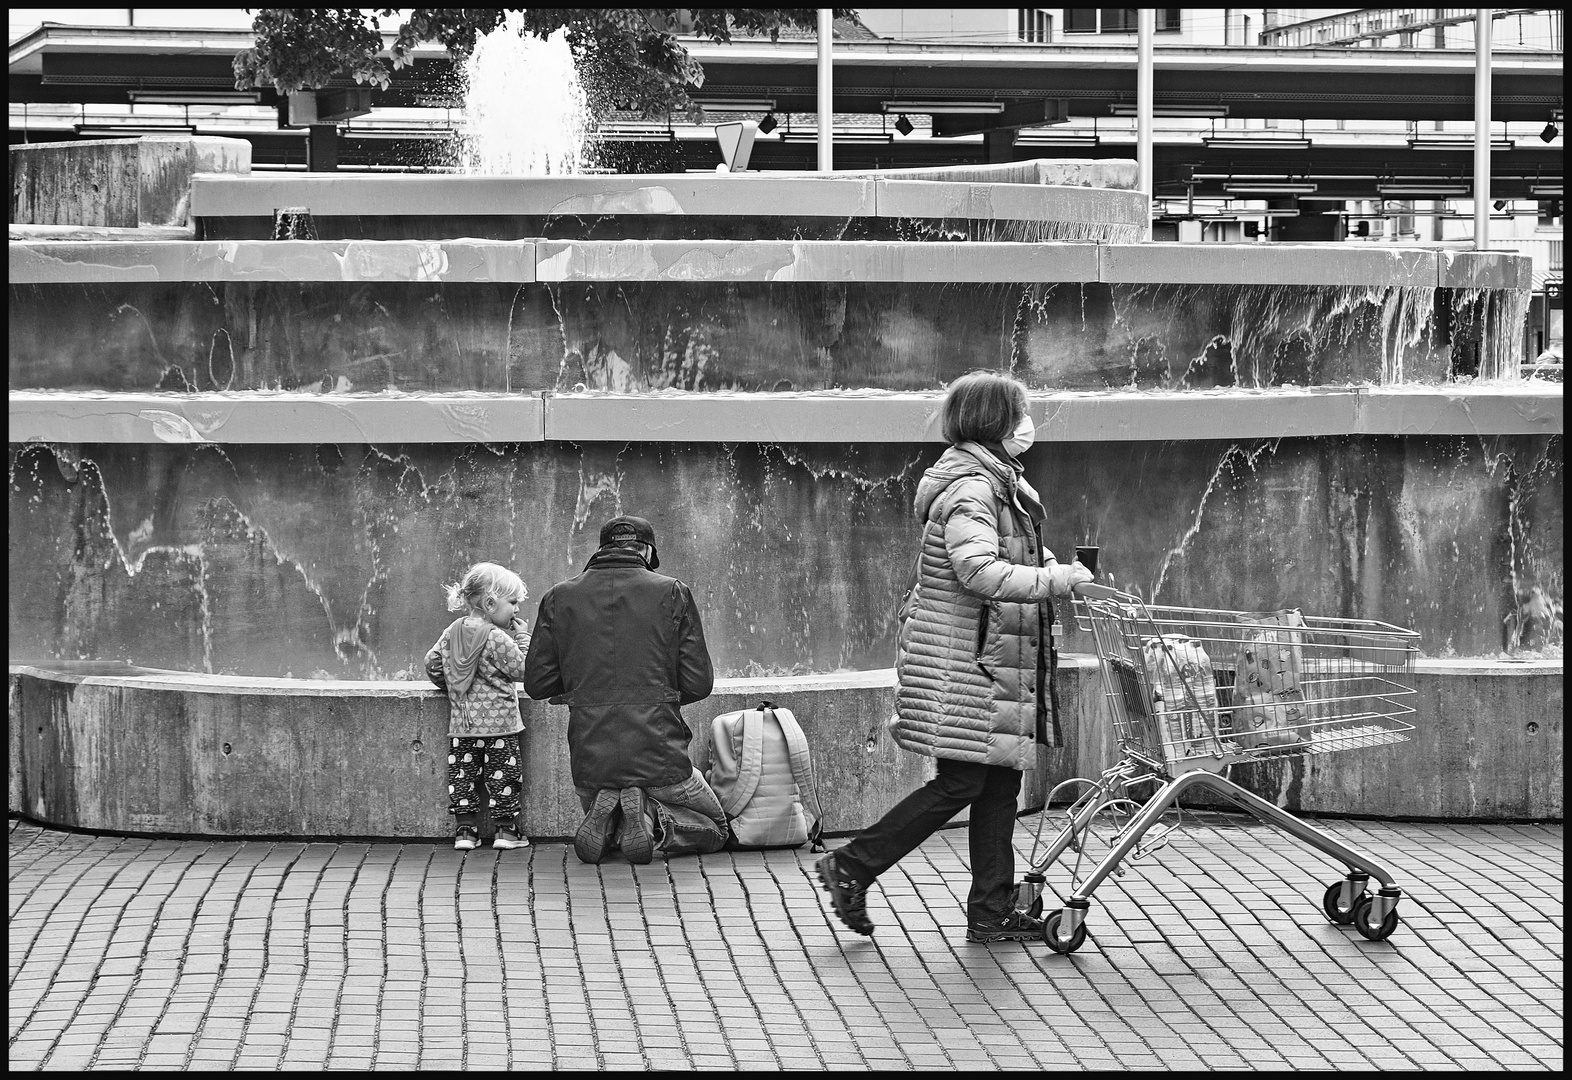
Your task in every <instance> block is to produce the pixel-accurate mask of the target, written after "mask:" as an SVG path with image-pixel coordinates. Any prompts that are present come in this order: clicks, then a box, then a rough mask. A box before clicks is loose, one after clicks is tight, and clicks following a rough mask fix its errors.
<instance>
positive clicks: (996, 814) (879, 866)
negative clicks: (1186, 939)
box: [817, 371, 1092, 941]
mask: <svg viewBox="0 0 1572 1080" xmlns="http://www.w3.org/2000/svg"><path fill="white" fill-rule="evenodd" d="M943 421H944V437H945V439H946V440H947V441H948V442H949V443H950V448H949V449H948V450H946V451H945V452H944V454H943V455H942V456H941V457H940V458H939V460H938V462H937V463H936V464H935V465H934V466H933V467H932V468H930V469H929V470H928V471H927V472H926V473H924V474H923V478H922V480H921V481H920V482H919V483H918V485H917V503H916V512H917V517H918V518H919V519H920V520H921V521H922V523H923V528H922V551H921V557H920V559H919V565H918V575H917V584H916V589H915V592H914V594H913V595H911V596H909V597H908V598H907V602H906V604H904V605H903V611H902V623H901V627H900V634H899V649H898V656H897V659H896V669H895V670H896V679H897V684H898V686H897V691H896V716H895V717H894V718H892V720H891V721H890V725H891V728H890V730H891V731H892V733H893V734H894V736H895V741H896V742H897V743H898V744H899V745H900V746H901V747H902V748H903V749H906V750H909V751H911V752H912V753H914V754H925V755H927V756H929V757H933V758H936V759H937V763H936V768H937V774H936V775H935V776H934V778H933V779H932V780H930V781H928V782H927V783H926V784H924V785H923V786H922V787H920V788H918V789H917V790H916V791H914V792H913V793H912V794H910V795H908V796H907V797H906V798H905V799H904V800H902V801H901V802H900V803H899V804H898V805H897V806H895V808H894V809H892V810H891V811H890V812H889V813H887V814H885V815H884V817H883V818H881V819H880V820H879V821H878V822H876V823H875V824H873V825H870V826H869V827H868V828H866V829H864V830H863V831H862V832H861V833H860V834H858V835H857V836H856V837H855V838H854V839H853V840H852V841H851V842H850V843H848V844H846V845H845V846H844V847H841V848H838V849H837V850H835V851H833V852H831V853H830V854H828V855H826V856H824V857H823V858H822V859H820V860H819V862H818V864H817V871H818V875H819V879H820V880H821V881H822V882H823V883H824V888H825V890H826V891H827V892H828V893H829V894H830V903H831V906H833V907H834V909H835V914H836V915H837V916H839V917H840V920H841V922H843V923H845V924H846V925H847V926H848V927H850V928H851V929H852V930H855V931H856V932H857V933H859V934H871V933H873V922H872V920H870V919H869V918H868V912H867V895H868V888H869V886H870V885H872V884H873V882H874V880H875V879H876V878H878V876H879V875H880V874H882V873H883V872H884V871H885V870H888V869H889V868H890V867H891V866H893V865H895V863H896V862H897V861H898V860H899V859H900V858H901V857H902V856H903V855H905V854H906V853H907V852H908V851H911V850H912V849H913V848H915V847H916V846H917V845H918V844H920V843H922V842H923V841H924V840H926V839H927V838H928V837H929V836H931V835H932V834H933V832H934V831H935V830H937V829H938V828H939V827H940V826H941V825H943V824H944V823H945V822H947V821H949V820H950V818H952V817H954V816H955V814H956V813H958V812H959V811H961V810H963V809H965V808H967V807H970V808H971V821H970V826H969V835H968V840H969V842H970V848H971V864H972V887H971V892H970V893H969V895H968V896H967V899H966V915H967V920H966V921H967V927H966V939H967V940H968V941H1025V940H1031V939H1039V940H1040V939H1041V938H1042V922H1041V921H1040V920H1037V919H1034V918H1032V917H1030V916H1029V915H1026V914H1025V913H1023V912H1017V911H1015V910H1014V892H1015V887H1014V886H1015V851H1014V848H1013V847H1012V844H1011V840H1012V834H1013V832H1014V829H1015V810H1016V797H1017V795H1018V794H1019V793H1020V790H1021V773H1022V772H1023V771H1024V770H1026V769H1030V768H1032V767H1033V766H1034V764H1035V762H1036V758H1037V747H1036V744H1037V743H1038V742H1043V743H1047V744H1049V745H1058V744H1059V742H1060V739H1059V725H1058V719H1057V717H1056V716H1054V714H1053V703H1052V699H1053V697H1054V695H1053V688H1052V680H1053V657H1052V650H1051V646H1050V636H1049V627H1050V626H1051V625H1052V623H1053V605H1052V600H1051V599H1050V597H1051V596H1060V597H1062V596H1066V595H1068V593H1069V590H1070V587H1071V586H1072V585H1074V584H1076V583H1077V582H1081V581H1090V580H1091V579H1092V574H1091V572H1090V571H1088V570H1087V569H1086V568H1085V567H1084V566H1082V565H1081V564H1080V563H1078V562H1077V563H1072V564H1070V565H1068V566H1061V565H1060V564H1059V563H1057V562H1056V561H1055V560H1054V557H1053V555H1052V553H1051V552H1049V551H1048V550H1047V549H1046V548H1044V547H1043V543H1042V536H1041V528H1042V522H1043V517H1044V514H1043V506H1042V502H1041V500H1039V499H1038V497H1037V493H1036V492H1035V491H1034V490H1032V486H1031V485H1030V484H1028V483H1027V482H1026V479H1025V477H1024V476H1023V475H1022V467H1021V462H1020V458H1021V455H1022V454H1024V453H1025V452H1026V449H1027V448H1028V447H1029V446H1031V445H1032V441H1033V439H1034V437H1035V434H1036V432H1035V429H1034V427H1033V426H1032V422H1031V418H1030V417H1028V416H1027V413H1026V387H1025V386H1024V385H1022V384H1021V383H1020V382H1019V381H1017V380H1015V379H1013V378H1011V377H1009V376H1007V375H1002V374H999V373H998V372H992V371H979V372H973V373H971V374H969V375H964V376H962V377H961V378H959V379H956V380H955V381H954V382H953V383H951V384H950V388H949V393H948V394H946V396H945V399H944V406H943Z"/></svg>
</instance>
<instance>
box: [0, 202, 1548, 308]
mask: <svg viewBox="0 0 1572 1080" xmlns="http://www.w3.org/2000/svg"><path fill="white" fill-rule="evenodd" d="M373 179H376V178H373ZM940 186H945V185H940ZM949 186H955V185H949ZM1019 186H1021V187H1022V188H1023V190H1026V191H1034V192H1041V191H1052V190H1056V189H1048V188H1028V187H1025V185H1019ZM1063 190H1066V191H1088V190H1090V189H1073V188H1066V189H1063ZM1094 194H1103V193H1101V192H1094ZM10 273H11V283H12V284H13V285H17V284H30V285H45V284H53V283H57V282H90V281H409V282H487V281H506V282H528V281H536V280H539V281H681V282H706V281H716V282H727V281H781V282H788V281H913V282H961V281H988V282H1005V283H1021V282H1093V281H1100V282H1103V283H1105V284H1112V285H1117V284H1126V285H1169V286H1172V285H1223V286H1244V285H1252V286H1254V285H1268V286H1303V285H1330V286H1344V287H1350V288H1362V287H1369V288H1391V287H1399V288H1437V287H1445V288H1471V289H1473V288H1478V289H1526V288H1527V287H1528V282H1529V278H1530V275H1531V273H1532V263H1531V260H1530V259H1529V258H1528V256H1526V255H1517V254H1514V253H1511V252H1494V251H1492V252H1450V251H1436V250H1432V249H1423V248H1386V247H1380V248H1377V247H1360V246H1354V245H1347V246H1336V245H1324V244H1323V245H1292V244H1272V245H1263V244H1107V243H1099V242H1095V241H1054V242H1047V243H1010V242H988V241H967V242H962V243H950V242H939V241H917V240H913V241H903V240H857V241H835V240H797V241H791V240H616V241H589V240H540V241H528V240H474V239H465V240H444V241H414V240H207V241H197V240H186V241H181V240H173V239H147V238H145V237H144V238H140V239H131V240H126V239H119V240H100V241H98V242H94V241H92V240H84V239H72V240H70V241H69V242H66V241H63V240H49V239H25V240H16V239H13V240H12V241H11V244H10Z"/></svg>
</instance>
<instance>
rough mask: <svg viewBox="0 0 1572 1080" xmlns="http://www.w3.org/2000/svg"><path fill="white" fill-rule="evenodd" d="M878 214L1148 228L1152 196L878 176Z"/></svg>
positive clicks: (1057, 186)
mask: <svg viewBox="0 0 1572 1080" xmlns="http://www.w3.org/2000/svg"><path fill="white" fill-rule="evenodd" d="M873 198H874V208H875V213H876V214H877V215H878V216H879V217H893V218H968V219H977V220H983V221H1063V222H1076V223H1086V224H1097V225H1135V226H1144V225H1145V224H1146V220H1147V215H1148V213H1149V210H1148V206H1149V205H1150V200H1149V199H1147V197H1146V196H1145V195H1143V194H1142V193H1141V192H1139V191H1110V190H1108V189H1107V188H1089V187H1069V186H1059V185H1052V186H1050V185H1046V184H998V183H974V184H967V183H955V182H947V181H943V180H878V181H876V182H875V186H874V195H873Z"/></svg>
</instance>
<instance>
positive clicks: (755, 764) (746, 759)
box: [721, 703, 767, 818]
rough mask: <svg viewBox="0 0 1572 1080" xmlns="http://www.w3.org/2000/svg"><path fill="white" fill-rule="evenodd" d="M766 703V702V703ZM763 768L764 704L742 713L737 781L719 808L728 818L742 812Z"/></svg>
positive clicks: (756, 787)
mask: <svg viewBox="0 0 1572 1080" xmlns="http://www.w3.org/2000/svg"><path fill="white" fill-rule="evenodd" d="M766 704H767V703H766ZM763 768H764V706H763V705H761V706H760V707H759V708H758V709H757V710H754V709H749V710H747V711H746V712H744V713H743V714H742V753H741V754H740V755H739V756H738V758H737V782H736V783H735V784H733V785H732V786H731V792H730V794H729V795H728V797H727V798H726V799H724V800H723V801H722V802H721V809H722V810H724V811H726V816H727V817H728V818H734V817H736V816H737V815H738V814H740V813H742V811H743V808H744V807H746V806H747V805H748V800H749V799H751V798H753V793H754V792H755V791H757V790H758V788H759V774H760V773H761V772H762V771H763Z"/></svg>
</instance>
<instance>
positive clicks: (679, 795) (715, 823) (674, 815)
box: [574, 769, 730, 859]
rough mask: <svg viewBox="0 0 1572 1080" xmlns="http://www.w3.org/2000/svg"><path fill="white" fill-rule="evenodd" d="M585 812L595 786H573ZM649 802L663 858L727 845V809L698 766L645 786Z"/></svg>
mask: <svg viewBox="0 0 1572 1080" xmlns="http://www.w3.org/2000/svg"><path fill="white" fill-rule="evenodd" d="M574 790H575V791H577V792H578V794H579V802H580V803H581V804H582V805H583V807H584V812H585V813H586V814H587V813H589V809H590V807H591V806H592V805H594V802H595V789H594V788H582V787H575V788H574ZM644 794H646V795H648V796H649V800H650V806H651V807H653V808H654V810H655V822H656V830H655V831H656V837H655V850H656V851H658V852H660V854H661V855H663V856H665V857H666V858H668V859H669V858H672V857H673V856H675V855H703V854H705V853H707V852H711V851H719V850H720V849H721V848H723V847H725V846H726V838H727V837H728V836H729V835H730V833H729V832H728V830H727V828H726V811H724V810H722V809H721V804H720V800H719V799H717V798H716V797H715V792H713V791H711V790H710V785H709V784H707V783H705V781H704V774H703V773H701V772H699V770H698V769H694V770H693V775H692V776H690V777H688V779H686V780H683V781H681V782H679V783H676V784H668V785H667V786H665V787H652V788H645V789H644Z"/></svg>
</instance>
